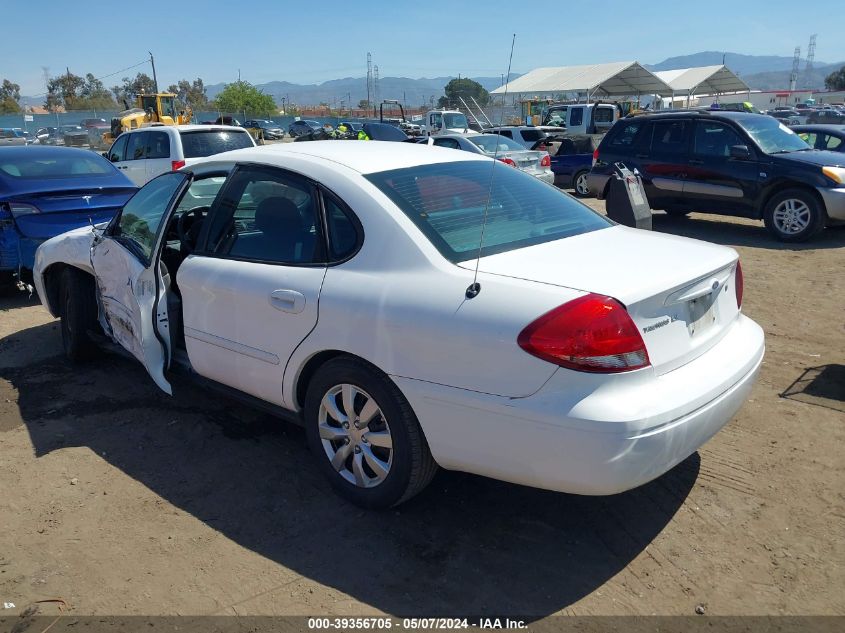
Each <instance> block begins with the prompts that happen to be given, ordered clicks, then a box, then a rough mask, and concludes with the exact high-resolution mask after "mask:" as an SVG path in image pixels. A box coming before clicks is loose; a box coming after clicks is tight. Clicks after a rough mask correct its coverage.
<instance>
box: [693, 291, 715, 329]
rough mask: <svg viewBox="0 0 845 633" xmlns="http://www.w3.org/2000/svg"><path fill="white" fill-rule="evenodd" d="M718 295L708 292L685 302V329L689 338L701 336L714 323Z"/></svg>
mask: <svg viewBox="0 0 845 633" xmlns="http://www.w3.org/2000/svg"><path fill="white" fill-rule="evenodd" d="M717 297H718V293H712V292H709V293H707V294H706V295H702V296H701V297H696V298H695V299H692V300H690V301H688V302H687V310H688V311H689V319H688V320H687V324H688V325H687V328H688V329H689V333H690V336H701V334H703V333H704V332H706V331H707V330H709V329H710V328H712V327H713V325H714V324H715V323H716V318H717V317H718V314H717V304H718V302H717V301H716V298H717Z"/></svg>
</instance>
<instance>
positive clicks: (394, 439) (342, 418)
mask: <svg viewBox="0 0 845 633" xmlns="http://www.w3.org/2000/svg"><path fill="white" fill-rule="evenodd" d="M305 433H306V437H307V438H308V445H309V447H310V448H311V451H312V453H313V454H314V456H315V457H316V458H317V461H318V463H319V467H320V469H321V470H322V471H323V474H324V475H325V476H326V477H327V478H328V479H329V482H330V483H331V485H332V488H334V490H335V491H336V492H337V493H338V494H340V496H342V497H344V498H345V499H347V500H348V501H351V502H352V503H354V504H356V505H359V506H362V507H364V508H369V509H384V508H389V507H391V506H395V505H398V504H400V503H402V502H404V501H407V500H408V499H410V498H411V497H413V496H414V495H416V494H417V493H419V492H420V491H422V490H423V488H425V487H426V486H427V485H428V483H429V482H430V481H431V478H432V477H433V476H434V473H435V472H436V471H437V464H436V463H435V462H434V459H433V458H432V456H431V452H430V451H429V448H428V443H427V442H426V440H425V436H424V435H423V432H422V429H421V428H420V425H419V422H418V421H417V418H416V416H415V415H414V412H413V410H412V409H411V406H410V405H409V404H408V401H407V400H406V399H405V397H404V396H403V395H402V392H400V391H399V388H398V387H397V386H396V385H395V384H394V383H393V382H392V381H391V380H390V379H389V378H388V377H387V376H385V375H384V374H383V373H381V372H379V371H377V370H376V369H374V368H373V367H371V366H370V365H368V364H366V363H364V362H363V361H361V360H358V359H355V358H351V357H347V356H342V357H339V358H335V359H333V360H331V361H329V362H328V363H326V364H325V365H324V366H323V367H321V368H320V369H319V370H318V371H317V373H316V374H315V376H314V378H313V379H312V380H311V383H310V384H309V385H308V392H307V394H306V396H305Z"/></svg>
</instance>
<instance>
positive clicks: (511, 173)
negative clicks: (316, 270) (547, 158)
mask: <svg viewBox="0 0 845 633" xmlns="http://www.w3.org/2000/svg"><path fill="white" fill-rule="evenodd" d="M492 169H493V171H492V188H491V163H489V162H487V161H461V162H457V163H445V164H444V163H441V164H433V165H421V166H417V167H409V168H405V169H396V170H392V171H386V172H378V173H374V174H369V175H367V176H365V177H366V178H367V179H368V180H369V181H370V182H372V183H373V184H374V185H375V186H376V187H378V188H379V189H380V190H381V191H382V192H384V194H385V195H387V196H388V197H389V198H390V199H391V200H392V201H393V202H394V203H395V204H396V205H397V206H398V207H399V208H400V209H401V210H402V211H403V212H404V213H405V214H406V215H407V216H408V217H409V218H410V219H411V221H413V222H414V224H416V225H417V227H418V228H419V229H420V231H422V233H423V235H425V237H426V238H427V239H428V240H429V241H431V243H432V244H433V245H434V246H435V247H436V248H437V249H438V250H439V251H440V253H441V254H442V255H443V256H444V257H446V258H447V259H449V260H450V261H452V262H460V261H465V260H468V259H472V258H473V257H475V256H476V254H477V253H478V247H479V243H480V241H481V227H482V222H483V220H484V217H485V215H486V218H487V221H486V225H485V229H484V243H483V245H482V246H483V248H482V249H481V254H482V256H484V255H492V254H494V253H503V252H505V251H510V250H514V249H517V248H522V247H525V246H531V245H534V244H541V243H543V242H550V241H552V240H558V239H561V238H565V237H570V236H572V235H579V234H581V233H586V232H589V231H595V230H598V229H603V228H606V227H608V226H611V224H610V222H609V221H608V220H607V219H606V218H604V217H602V216H600V215H599V214H597V213H595V212H594V211H592V210H591V209H589V208H588V207H586V206H584V205H583V204H581V203H579V202H577V201H576V200H574V199H573V198H571V197H570V196H568V195H567V194H565V193H563V192H561V191H559V190H557V189H555V188H554V187H549V186H548V185H546V184H545V183H542V182H540V181H539V180H537V178H535V177H534V176H531V175H529V174H526V173H525V172H523V171H521V170H519V169H513V168H511V167H508V166H507V165H503V164H502V163H497V162H494V163H493V164H492Z"/></svg>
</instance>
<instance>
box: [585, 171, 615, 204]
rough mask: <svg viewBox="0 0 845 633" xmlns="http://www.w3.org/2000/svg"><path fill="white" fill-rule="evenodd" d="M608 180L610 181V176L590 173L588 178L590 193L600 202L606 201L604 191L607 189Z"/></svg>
mask: <svg viewBox="0 0 845 633" xmlns="http://www.w3.org/2000/svg"><path fill="white" fill-rule="evenodd" d="M608 180H610V176H609V175H608V174H596V173H593V172H590V174H589V175H588V176H587V186H588V187H589V188H590V193H592V194H593V195H594V196H595V197H596V198H598V199H599V200H602V199H604V191H605V188H606V187H607V181H608Z"/></svg>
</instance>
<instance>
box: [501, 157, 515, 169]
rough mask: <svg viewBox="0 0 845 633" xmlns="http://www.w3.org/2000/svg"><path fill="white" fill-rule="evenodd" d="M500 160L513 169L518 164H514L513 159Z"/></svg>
mask: <svg viewBox="0 0 845 633" xmlns="http://www.w3.org/2000/svg"><path fill="white" fill-rule="evenodd" d="M499 160H500V161H502V162H503V163H504V164H505V165H510V166H511V167H516V163H515V162H513V159H511V158H500V159H499Z"/></svg>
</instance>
